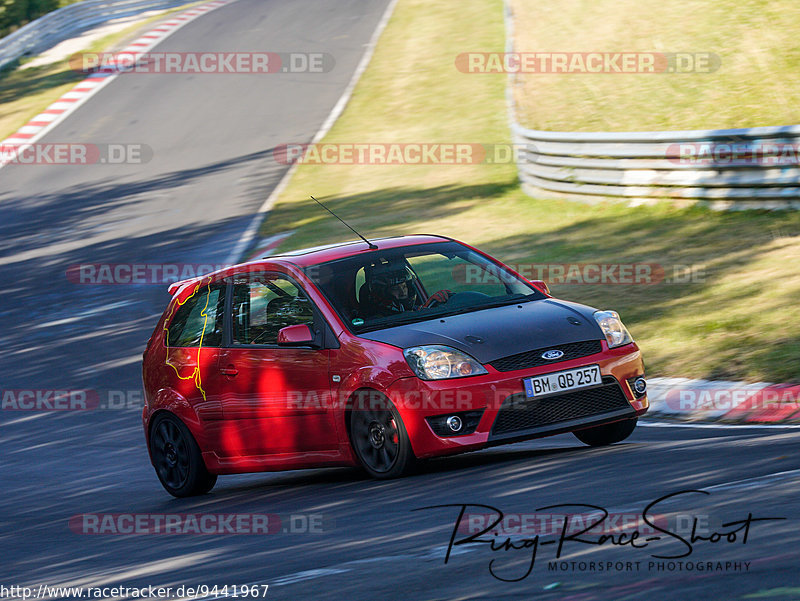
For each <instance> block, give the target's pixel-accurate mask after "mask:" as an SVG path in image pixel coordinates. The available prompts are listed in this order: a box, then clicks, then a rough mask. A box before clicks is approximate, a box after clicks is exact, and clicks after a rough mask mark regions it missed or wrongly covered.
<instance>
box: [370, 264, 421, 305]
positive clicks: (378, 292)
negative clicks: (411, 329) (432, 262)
mask: <svg viewBox="0 0 800 601" xmlns="http://www.w3.org/2000/svg"><path fill="white" fill-rule="evenodd" d="M367 288H368V291H369V296H370V301H371V305H372V309H373V311H372V312H373V313H375V314H376V315H380V316H388V315H393V314H395V313H403V312H405V311H416V310H417V309H419V308H420V302H419V297H418V296H417V287H416V285H415V283H414V276H413V275H411V273H410V272H409V270H408V269H407V268H406V267H404V266H399V265H376V266H374V267H373V268H372V269H370V270H369V271H368V273H367Z"/></svg>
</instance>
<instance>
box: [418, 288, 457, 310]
mask: <svg viewBox="0 0 800 601" xmlns="http://www.w3.org/2000/svg"><path fill="white" fill-rule="evenodd" d="M455 295H456V293H453V292H450V291H449V290H439V291H438V292H434V293H433V294H431V295H430V296H429V297H428V300H426V301H425V302H424V303H422V308H423V309H433V308H434V307H438V306H439V305H443V304H445V303H446V302H448V301H449V300H450V299H451V298H453V297H454V296H455Z"/></svg>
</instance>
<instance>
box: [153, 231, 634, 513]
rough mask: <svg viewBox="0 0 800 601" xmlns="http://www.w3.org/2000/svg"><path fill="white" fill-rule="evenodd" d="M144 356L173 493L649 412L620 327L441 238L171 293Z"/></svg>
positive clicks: (628, 426)
mask: <svg viewBox="0 0 800 601" xmlns="http://www.w3.org/2000/svg"><path fill="white" fill-rule="evenodd" d="M170 293H171V295H172V300H171V301H170V302H169V304H168V305H167V308H166V310H165V311H164V314H163V316H162V317H161V319H160V321H159V323H158V325H157V326H156V328H155V331H154V332H153V335H152V336H151V338H150V340H149V342H148V344H147V348H146V350H145V352H144V362H143V379H144V391H145V399H146V405H145V408H144V413H143V421H144V431H145V436H146V440H147V445H148V449H149V453H150V458H151V461H152V463H153V466H154V467H155V470H156V473H157V475H158V478H159V479H160V481H161V483H162V484H163V485H164V488H166V490H167V491H168V492H169V493H171V494H173V495H175V496H179V497H182V496H189V495H194V494H201V493H205V492H208V491H209V490H210V489H211V488H212V487H213V486H214V484H215V482H216V479H217V475H219V474H233V473H241V472H256V471H271V470H287V469H298V468H307V467H319V466H326V465H328V466H333V465H358V466H361V467H362V468H363V469H364V470H365V471H366V472H367V473H369V474H370V475H371V476H373V477H376V478H391V477H396V476H400V475H402V474H405V473H406V472H408V470H409V469H410V468H411V467H412V466H413V464H414V463H415V461H416V460H418V459H422V458H427V457H437V456H442V455H449V454H454V453H462V452H465V451H472V450H475V449H480V448H484V447H487V446H491V445H498V444H505V443H510V442H516V441H520V440H525V439H529V438H534V437H540V436H547V435H551V434H557V433H562V432H574V434H575V435H576V436H577V437H578V439H579V440H581V441H582V442H584V443H586V444H589V445H607V444H612V443H615V442H619V441H621V440H623V439H625V438H626V437H628V436H629V435H630V434H631V432H633V429H634V427H635V426H636V420H637V417H638V416H639V415H642V414H643V413H644V412H645V411H647V408H648V401H647V396H646V383H645V380H644V368H643V364H642V358H641V354H640V352H639V349H638V347H637V346H636V344H635V343H634V342H633V340H632V339H631V336H630V334H629V333H628V331H627V329H626V328H625V326H624V325H623V324H622V322H621V321H620V318H619V316H618V315H617V314H616V313H614V312H613V311H598V310H595V309H592V308H590V307H587V306H584V305H579V304H576V303H571V302H566V301H562V300H556V299H554V298H553V297H551V296H550V294H549V291H548V289H547V286H546V285H545V283H544V282H541V281H528V280H526V279H524V278H522V277H521V276H519V275H518V274H517V273H515V272H514V271H512V270H511V269H510V268H508V267H507V266H505V265H503V264H502V263H500V262H499V261H497V260H495V259H493V258H492V257H490V256H488V255H486V254H484V253H482V252H481V251H479V250H477V249H474V248H472V247H470V246H468V245H466V244H462V243H460V242H457V241H455V240H452V239H449V238H444V237H440V236H408V237H396V238H386V239H382V240H375V241H374V242H362V241H359V242H351V243H347V244H340V245H335V246H328V247H322V248H317V249H308V250H301V251H296V252H293V253H288V254H285V255H281V256H273V257H268V258H265V259H263V260H259V261H253V262H250V263H244V264H241V265H236V266H233V267H230V268H226V269H223V270H220V271H217V272H214V273H212V274H209V275H207V276H204V277H202V278H198V279H195V280H190V281H184V282H178V283H176V284H173V285H172V286H170Z"/></svg>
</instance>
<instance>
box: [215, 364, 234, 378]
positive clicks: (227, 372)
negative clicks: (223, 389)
mask: <svg viewBox="0 0 800 601" xmlns="http://www.w3.org/2000/svg"><path fill="white" fill-rule="evenodd" d="M219 371H220V372H222V373H223V374H225V375H226V376H230V377H234V376H235V375H236V374H238V373H239V370H238V369H236V368H235V367H234V366H233V365H229V366H228V367H223V368H222V369H220V370H219Z"/></svg>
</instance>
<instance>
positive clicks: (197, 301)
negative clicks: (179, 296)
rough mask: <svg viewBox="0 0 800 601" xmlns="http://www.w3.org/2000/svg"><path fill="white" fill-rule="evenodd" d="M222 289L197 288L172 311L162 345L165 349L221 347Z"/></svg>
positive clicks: (220, 285)
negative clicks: (166, 347) (165, 346)
mask: <svg viewBox="0 0 800 601" xmlns="http://www.w3.org/2000/svg"><path fill="white" fill-rule="evenodd" d="M224 303H225V285H224V284H212V285H210V286H200V287H199V288H198V289H197V290H196V291H195V292H194V294H192V295H191V296H190V297H189V298H188V299H186V301H184V303H183V304H182V305H180V306H179V307H178V308H177V310H176V311H175V315H174V316H173V318H172V320H171V321H170V324H169V327H168V328H167V338H166V340H165V341H164V342H165V344H166V345H167V346H168V347H179V346H183V347H187V346H188V347H192V346H204V347H208V346H222V321H223V314H224V308H223V307H224Z"/></svg>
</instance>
